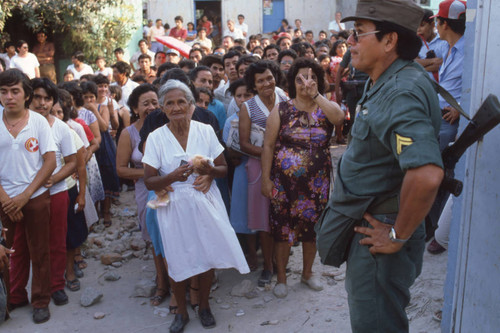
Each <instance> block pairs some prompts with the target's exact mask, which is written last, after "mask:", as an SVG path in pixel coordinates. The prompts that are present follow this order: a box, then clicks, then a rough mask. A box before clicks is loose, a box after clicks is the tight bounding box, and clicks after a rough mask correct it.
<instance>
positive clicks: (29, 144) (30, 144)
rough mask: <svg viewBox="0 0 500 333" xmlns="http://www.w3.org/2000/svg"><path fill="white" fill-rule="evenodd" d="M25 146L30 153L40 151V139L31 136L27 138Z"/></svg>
mask: <svg viewBox="0 0 500 333" xmlns="http://www.w3.org/2000/svg"><path fill="white" fill-rule="evenodd" d="M24 148H26V150H27V151H29V152H30V153H34V152H37V151H38V140H37V139H35V138H29V139H28V140H26V143H25V144H24Z"/></svg>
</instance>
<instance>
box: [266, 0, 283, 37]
mask: <svg viewBox="0 0 500 333" xmlns="http://www.w3.org/2000/svg"><path fill="white" fill-rule="evenodd" d="M262 7H263V8H262V11H263V13H262V16H263V20H262V28H263V32H272V31H276V30H278V29H279V27H280V26H281V20H282V19H284V18H285V1H284V0H263V6H262Z"/></svg>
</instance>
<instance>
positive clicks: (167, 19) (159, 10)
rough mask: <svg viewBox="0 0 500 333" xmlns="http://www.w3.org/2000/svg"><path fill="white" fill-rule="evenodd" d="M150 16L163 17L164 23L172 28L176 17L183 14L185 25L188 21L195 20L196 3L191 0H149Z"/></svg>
mask: <svg viewBox="0 0 500 333" xmlns="http://www.w3.org/2000/svg"><path fill="white" fill-rule="evenodd" d="M148 3H149V9H148V16H149V18H150V19H152V20H153V22H154V21H156V19H158V18H159V19H162V20H163V24H165V23H168V24H169V25H170V28H173V27H175V21H174V17H176V16H177V15H180V16H182V18H183V19H184V27H186V24H187V23H188V22H194V3H193V1H191V0H176V1H171V0H168V1H165V0H149V2H148Z"/></svg>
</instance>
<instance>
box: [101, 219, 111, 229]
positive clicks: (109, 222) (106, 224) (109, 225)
mask: <svg viewBox="0 0 500 333" xmlns="http://www.w3.org/2000/svg"><path fill="white" fill-rule="evenodd" d="M111 223H112V222H111V220H107V221H106V220H104V221H103V222H102V224H104V226H105V227H106V228H109V227H111Z"/></svg>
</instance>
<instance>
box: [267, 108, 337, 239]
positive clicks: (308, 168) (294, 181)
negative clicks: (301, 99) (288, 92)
mask: <svg viewBox="0 0 500 333" xmlns="http://www.w3.org/2000/svg"><path fill="white" fill-rule="evenodd" d="M279 112H280V122H281V125H280V130H279V134H278V139H277V141H276V147H275V149H274V157H273V164H272V168H271V180H272V181H273V183H274V186H275V191H274V192H275V193H274V194H275V195H274V199H272V200H271V207H270V213H269V215H270V224H271V233H272V235H273V238H274V240H276V241H281V242H283V241H286V242H288V243H289V244H290V245H291V244H293V243H294V242H295V241H303V242H314V241H315V240H316V233H315V232H314V225H315V224H316V222H317V221H318V219H319V217H320V215H321V212H322V211H323V209H324V208H325V206H326V204H327V202H328V193H329V191H330V172H331V169H332V165H331V159H330V151H329V148H328V143H329V140H330V137H331V135H332V132H333V125H332V124H331V123H330V122H329V121H328V119H327V118H326V116H325V114H324V113H323V111H322V110H321V109H320V108H317V109H316V110H315V111H314V112H313V113H311V115H310V117H311V120H310V119H309V116H308V113H307V112H306V111H300V110H297V109H296V108H295V106H294V105H293V102H292V101H287V102H282V103H280V104H279Z"/></svg>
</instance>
